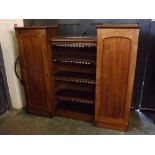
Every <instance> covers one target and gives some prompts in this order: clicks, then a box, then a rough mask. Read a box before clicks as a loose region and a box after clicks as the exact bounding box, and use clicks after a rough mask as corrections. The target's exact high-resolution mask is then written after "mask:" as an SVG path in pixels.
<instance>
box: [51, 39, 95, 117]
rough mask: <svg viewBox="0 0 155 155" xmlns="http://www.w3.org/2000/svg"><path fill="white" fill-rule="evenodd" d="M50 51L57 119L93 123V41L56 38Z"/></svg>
mask: <svg viewBox="0 0 155 155" xmlns="http://www.w3.org/2000/svg"><path fill="white" fill-rule="evenodd" d="M51 48H52V63H53V64H52V66H53V67H52V68H53V72H54V75H53V77H54V79H53V80H54V92H55V94H54V99H55V103H56V104H55V111H56V115H58V116H63V117H70V115H72V116H73V117H75V118H77V119H82V120H92V118H94V112H95V84H96V72H95V70H96V39H95V38H80V37H78V38H75V37H74V38H70V37H69V38H56V39H53V40H51ZM66 82H67V83H69V84H65V83H66ZM87 87H88V88H89V87H91V90H89V89H88V88H87ZM84 90H89V91H84Z"/></svg>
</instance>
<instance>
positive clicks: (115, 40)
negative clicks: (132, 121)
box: [95, 27, 139, 131]
mask: <svg viewBox="0 0 155 155" xmlns="http://www.w3.org/2000/svg"><path fill="white" fill-rule="evenodd" d="M138 35H139V29H138V28H137V29H135V28H133V29H132V28H130V29H126V27H125V28H123V27H121V28H119V29H116V28H114V29H113V28H109V29H107V28H106V29H104V27H99V28H98V29H97V71H96V103H95V104H96V108H95V121H96V122H98V123H96V125H99V126H104V127H108V125H109V127H110V128H113V129H116V126H117V125H118V126H125V128H126V126H128V120H129V112H130V106H131V99H132V89H133V80H134V72H135V66H136V56H137V46H138ZM101 124H102V125H101ZM105 124H106V125H105ZM121 128H122V127H121ZM122 130H123V131H124V128H122Z"/></svg>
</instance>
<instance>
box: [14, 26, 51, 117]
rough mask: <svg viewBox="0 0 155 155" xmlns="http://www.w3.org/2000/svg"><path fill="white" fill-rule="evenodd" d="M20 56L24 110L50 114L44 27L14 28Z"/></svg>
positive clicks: (49, 80)
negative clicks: (25, 100)
mask: <svg viewBox="0 0 155 155" xmlns="http://www.w3.org/2000/svg"><path fill="white" fill-rule="evenodd" d="M15 30H16V35H17V39H18V45H19V53H20V57H21V61H20V68H21V76H22V79H23V80H24V88H25V92H26V99H27V103H26V110H27V111H29V112H33V113H35V114H39V115H44V116H46V115H52V111H53V108H52V104H53V103H52V82H51V77H50V75H51V70H50V64H49V59H50V58H49V56H48V55H49V54H48V52H49V51H48V46H47V42H46V41H47V36H46V29H45V28H37V29H36V28H32V29H31V28H15Z"/></svg>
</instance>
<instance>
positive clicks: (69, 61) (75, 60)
mask: <svg viewBox="0 0 155 155" xmlns="http://www.w3.org/2000/svg"><path fill="white" fill-rule="evenodd" d="M53 62H59V63H67V64H80V65H96V62H95V60H91V59H84V58H83V59H82V58H55V59H53Z"/></svg>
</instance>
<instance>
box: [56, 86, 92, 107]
mask: <svg viewBox="0 0 155 155" xmlns="http://www.w3.org/2000/svg"><path fill="white" fill-rule="evenodd" d="M55 97H56V99H57V100H63V101H72V102H73V101H74V102H79V103H84V104H94V103H95V93H94V92H84V91H78V90H69V89H60V90H58V91H57V92H56V93H55Z"/></svg>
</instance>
